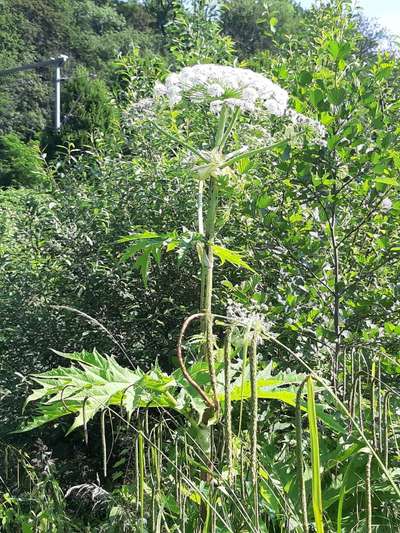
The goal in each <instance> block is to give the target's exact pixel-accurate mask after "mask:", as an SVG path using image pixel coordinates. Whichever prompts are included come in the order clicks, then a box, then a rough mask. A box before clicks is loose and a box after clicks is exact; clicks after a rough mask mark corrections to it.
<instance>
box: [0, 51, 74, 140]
mask: <svg viewBox="0 0 400 533" xmlns="http://www.w3.org/2000/svg"><path fill="white" fill-rule="evenodd" d="M67 60H68V56H66V55H59V56H58V57H51V58H50V59H47V60H45V61H39V62H38V63H29V64H28V65H22V66H20V67H14V68H9V69H6V70H0V77H1V76H9V75H10V74H16V73H17V72H22V71H25V70H35V69H38V68H43V67H48V66H54V78H53V84H54V120H53V125H54V131H55V132H56V133H57V132H58V131H60V127H61V81H62V78H61V67H62V66H63V65H64V63H65V62H66V61H67Z"/></svg>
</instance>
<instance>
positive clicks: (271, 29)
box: [221, 0, 302, 57]
mask: <svg viewBox="0 0 400 533" xmlns="http://www.w3.org/2000/svg"><path fill="white" fill-rule="evenodd" d="M221 23H222V28H223V31H224V33H225V34H227V35H229V36H230V37H231V38H232V39H233V42H234V43H236V44H237V46H238V49H239V51H240V53H241V55H242V56H243V57H247V56H248V55H251V54H254V53H255V52H258V51H260V50H270V49H271V48H273V47H274V46H275V45H276V44H277V43H276V37H278V40H279V38H280V36H283V35H285V34H287V33H288V34H298V33H299V26H300V25H301V23H302V10H301V9H300V8H299V7H298V6H297V4H295V3H294V2H292V1H291V0H273V1H272V2H263V1H261V0H244V1H243V0H228V1H227V2H224V3H223V7H222V15H221ZM274 36H275V39H274Z"/></svg>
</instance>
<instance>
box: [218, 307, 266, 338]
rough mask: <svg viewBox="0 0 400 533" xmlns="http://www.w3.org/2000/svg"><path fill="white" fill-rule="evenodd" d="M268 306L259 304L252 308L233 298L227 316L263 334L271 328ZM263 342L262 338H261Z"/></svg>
mask: <svg viewBox="0 0 400 533" xmlns="http://www.w3.org/2000/svg"><path fill="white" fill-rule="evenodd" d="M266 311H267V308H266V306H260V305H257V306H256V307H255V306H254V307H253V308H251V309H247V308H246V307H244V306H243V305H241V304H240V303H238V302H234V301H233V300H229V301H228V306H227V310H226V316H227V317H228V318H229V319H230V320H232V321H233V322H234V323H235V322H236V323H237V324H238V325H239V324H240V325H241V326H244V327H246V328H247V329H248V330H249V332H252V333H256V334H257V335H258V336H261V335H262V334H263V333H266V332H268V331H269V330H270V328H271V325H270V323H269V322H268V321H267V320H266V318H265V317H266ZM259 342H261V338H259Z"/></svg>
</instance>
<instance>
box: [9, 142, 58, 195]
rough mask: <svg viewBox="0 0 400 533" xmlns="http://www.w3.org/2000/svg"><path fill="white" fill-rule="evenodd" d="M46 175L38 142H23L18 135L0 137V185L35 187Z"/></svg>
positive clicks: (45, 179)
mask: <svg viewBox="0 0 400 533" xmlns="http://www.w3.org/2000/svg"><path fill="white" fill-rule="evenodd" d="M47 179H48V177H47V173H46V170H45V165H44V161H43V158H42V157H41V153H40V148H39V143H38V142H35V141H29V142H27V143H25V142H24V141H22V140H21V139H20V138H19V137H18V135H16V134H14V133H9V134H7V135H2V136H1V137H0V187H21V186H22V187H35V186H38V185H43V184H45V183H46V181H47Z"/></svg>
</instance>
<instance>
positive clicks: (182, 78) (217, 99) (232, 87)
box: [154, 64, 289, 116]
mask: <svg viewBox="0 0 400 533" xmlns="http://www.w3.org/2000/svg"><path fill="white" fill-rule="evenodd" d="M154 95H155V97H161V96H164V97H167V99H168V101H169V105H170V106H171V107H174V106H175V105H177V104H178V103H179V102H180V101H181V100H182V99H183V98H187V99H188V100H189V101H191V102H197V103H198V102H208V103H209V105H210V110H211V111H212V112H213V113H216V114H219V113H220V111H221V109H222V106H223V105H224V104H225V105H226V106H228V107H230V108H237V107H238V108H240V109H241V110H242V111H244V112H248V113H252V112H254V111H255V110H256V109H257V108H263V109H265V110H266V111H267V112H268V113H271V114H272V115H277V116H283V115H284V114H285V111H286V109H287V104H288V98H289V95H288V93H287V92H286V91H285V90H284V89H282V88H281V87H279V85H276V84H275V83H273V82H272V81H271V80H269V79H268V78H266V77H265V76H263V75H262V74H258V73H257V72H253V71H252V70H250V69H245V68H235V67H228V66H224V65H213V64H204V65H194V66H192V67H185V68H183V69H182V70H181V71H180V72H179V73H174V74H170V75H169V76H168V78H167V79H166V81H165V84H162V83H160V82H157V83H156V86H155V88H154Z"/></svg>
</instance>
